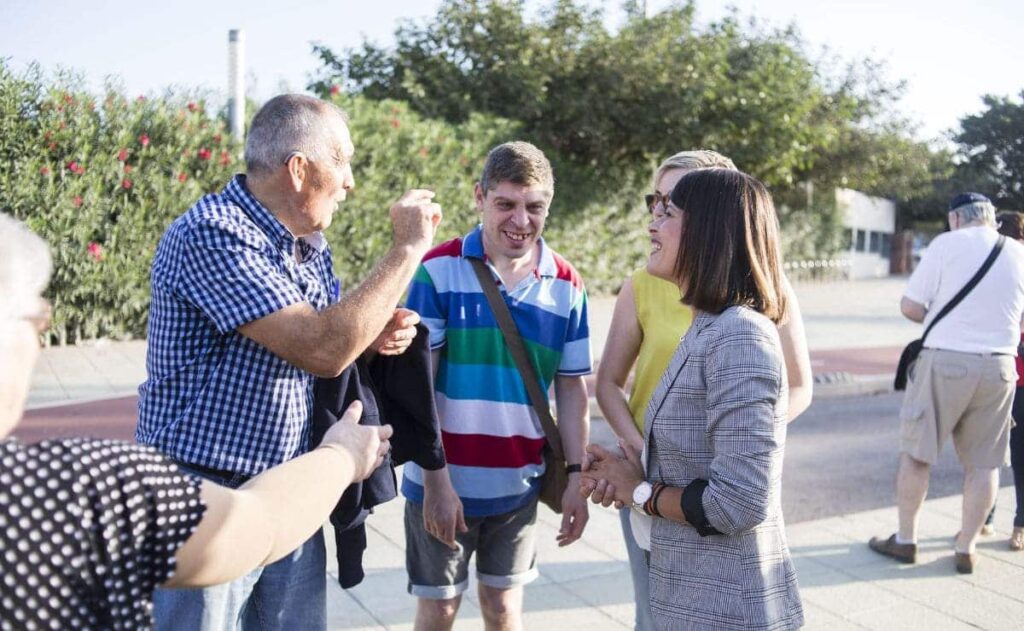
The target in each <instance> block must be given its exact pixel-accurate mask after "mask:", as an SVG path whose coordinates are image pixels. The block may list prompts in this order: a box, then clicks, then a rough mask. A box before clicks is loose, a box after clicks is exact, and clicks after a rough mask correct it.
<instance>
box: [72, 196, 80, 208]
mask: <svg viewBox="0 0 1024 631" xmlns="http://www.w3.org/2000/svg"><path fill="white" fill-rule="evenodd" d="M71 205H72V206H74V207H75V208H81V206H82V198H81V197H80V196H78V195H75V198H74V199H73V200H71Z"/></svg>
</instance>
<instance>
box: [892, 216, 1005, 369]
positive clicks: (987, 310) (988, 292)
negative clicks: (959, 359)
mask: <svg viewBox="0 0 1024 631" xmlns="http://www.w3.org/2000/svg"><path fill="white" fill-rule="evenodd" d="M998 238H999V233H998V232H996V231H995V230H994V229H993V228H989V227H987V226H971V227H969V228H961V229H959V230H954V231H952V232H946V233H943V234H941V235H939V236H937V237H935V239H933V240H932V242H931V243H930V244H929V245H928V249H927V250H925V253H924V256H923V257H922V258H921V263H920V264H919V265H918V266H917V269H915V270H914V273H913V274H911V276H910V280H909V282H908V283H907V289H906V291H905V292H904V294H903V295H904V296H905V297H906V298H909V299H910V300H913V301H914V302H917V303H920V304H922V305H924V306H925V307H927V309H928V314H927V315H926V316H925V320H924V325H925V327H927V326H928V325H929V324H930V323H931V321H932V319H933V318H935V316H936V315H938V313H939V311H941V310H942V307H943V306H944V305H945V304H946V303H947V302H949V301H950V300H951V299H952V298H953V296H955V295H956V294H957V292H959V291H960V289H961V288H962V287H963V286H964V285H966V284H967V281H969V280H970V279H971V277H973V276H974V274H975V272H977V271H978V269H979V268H980V267H981V264H982V263H984V262H985V259H986V258H987V257H988V255H989V253H990V252H991V251H992V246H994V245H995V243H996V239H998ZM1022 322H1024V246H1022V245H1021V244H1020V243H1018V242H1016V241H1014V240H1013V239H1009V238H1008V239H1006V244H1005V245H1004V246H1003V251H1002V252H1000V253H999V257H998V258H997V259H996V260H995V263H993V264H992V267H991V268H990V269H989V270H988V273H987V274H985V277H984V278H982V279H981V282H979V283H978V284H977V286H975V288H974V289H973V290H972V291H971V293H970V294H968V295H967V297H966V298H964V299H963V301H962V302H961V303H960V304H958V305H957V306H956V307H954V308H953V310H952V311H950V312H949V314H948V315H947V316H946V317H944V318H943V319H942V320H940V321H939V323H938V324H936V325H935V328H934V329H932V331H931V333H929V334H928V338H927V339H926V340H925V342H924V345H925V347H926V348H938V349H942V350H947V351H959V352H962V353H1005V354H1007V355H1016V354H1017V344H1018V342H1019V341H1020V333H1021V324H1022Z"/></svg>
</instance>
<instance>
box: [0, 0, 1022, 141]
mask: <svg viewBox="0 0 1024 631" xmlns="http://www.w3.org/2000/svg"><path fill="white" fill-rule="evenodd" d="M669 1H670V0H648V11H649V12H652V11H655V10H657V9H659V8H661V7H663V6H665V5H667V4H669ZM438 4H439V2H438V0H359V1H355V2H353V1H349V0H345V1H340V0H336V1H333V2H331V1H327V0H321V1H317V0H291V1H283V2H273V3H270V2H260V1H258V0H250V1H248V2H239V1H237V0H224V1H218V0H207V1H206V2H199V1H197V0H174V1H172V2H167V1H164V2H159V3H157V2H147V1H146V0H142V1H138V0H136V1H134V2H129V1H127V0H92V1H91V2H88V3H83V2H70V1H68V0H0V57H5V58H7V59H9V60H10V63H11V64H12V66H13V67H14V68H15V69H20V68H24V67H25V65H26V64H28V63H29V62H30V61H33V60H34V61H38V62H40V63H41V64H42V65H43V66H44V67H45V68H48V69H51V68H54V67H56V66H58V65H59V66H64V67H68V68H73V69H76V70H79V71H81V72H83V73H84V74H85V75H86V77H87V78H88V79H89V81H90V82H91V83H92V84H93V85H94V86H95V87H99V86H100V85H101V84H102V81H103V78H104V77H106V76H116V77H119V78H120V79H121V81H123V83H124V85H125V88H126V89H127V90H128V92H129V93H132V94H134V93H139V94H142V93H150V92H159V91H161V90H163V89H164V88H166V87H168V86H171V85H179V86H189V87H202V88H206V89H208V90H211V91H213V92H215V93H217V94H223V92H224V90H225V89H226V81H227V78H226V77H227V32H228V30H229V29H232V28H241V29H244V31H245V37H246V70H247V75H248V77H249V92H250V94H252V95H253V96H255V97H256V98H258V99H264V98H267V97H268V96H269V95H271V94H274V93H276V92H279V91H281V90H282V89H291V90H301V89H303V88H304V87H305V85H306V82H307V79H308V77H309V75H310V73H312V72H313V71H314V70H315V69H316V68H317V67H318V65H319V64H318V63H317V60H316V59H315V58H314V57H313V55H312V54H311V52H310V42H312V41H318V42H323V43H325V44H327V45H328V46H330V47H332V48H334V49H335V50H339V49H342V48H344V47H347V46H356V45H358V44H359V43H360V41H361V39H362V36H364V35H365V36H366V37H369V38H370V39H371V40H374V41H376V42H378V43H382V44H387V43H390V42H391V41H392V33H393V31H394V29H395V26H396V25H397V23H398V20H399V19H400V18H422V17H426V16H430V15H433V13H434V11H435V9H436V7H437V5H438ZM531 4H533V5H536V4H537V2H536V0H534V1H533V2H532V3H531ZM592 4H594V5H595V6H603V7H604V9H605V12H606V15H607V19H608V22H609V24H611V25H613V26H614V24H616V23H617V22H618V20H619V19H620V18H621V10H620V7H621V4H622V3H621V1H620V0H592ZM730 4H732V5H735V6H736V7H737V8H738V9H739V12H740V15H741V16H756V17H757V18H758V19H760V20H762V21H765V22H767V23H768V24H772V25H776V26H785V25H787V24H789V23H795V24H796V25H797V27H798V28H799V29H800V31H801V33H802V34H803V36H804V39H805V40H806V41H807V42H808V45H809V52H810V53H811V54H813V55H816V54H818V53H819V52H820V51H821V49H822V48H823V47H826V46H827V47H828V48H829V49H830V50H832V51H834V52H835V53H838V54H839V55H840V56H842V57H845V58H853V57H863V56H867V55H870V56H873V57H875V58H879V59H883V60H885V61H886V62H887V63H888V64H889V72H888V76H889V78H891V79H905V80H906V81H907V84H908V85H907V95H906V97H905V98H904V99H903V101H902V102H901V103H900V110H901V112H902V113H903V114H905V115H906V116H908V117H909V118H911V119H912V120H915V121H917V122H919V123H920V125H921V129H920V132H919V136H920V137H922V138H934V137H938V136H939V135H940V134H941V133H942V132H943V131H944V130H947V129H949V128H951V127H954V126H955V125H956V123H957V120H958V119H959V118H960V117H961V116H963V115H965V114H968V113H974V112H976V111H978V110H979V109H980V108H981V95H983V94H986V93H991V94H997V95H1002V96H1014V97H1015V98H1016V97H1017V95H1018V94H1019V93H1020V92H1021V90H1024V71H1022V70H1021V68H1022V67H1021V60H1024V1H1022V0H976V1H975V2H973V3H966V2H963V1H962V0H960V1H949V0H930V1H926V0H888V1H886V2H883V1H874V0H864V1H860V2H855V1H849V0H839V1H830V0H733V1H732V2H731V3H730ZM722 6H723V5H722V3H719V2H712V1H711V0H699V2H698V17H699V19H701V20H702V21H707V20H710V19H714V18H716V17H719V16H721V15H722V14H723V13H724V12H725V9H723V8H722Z"/></svg>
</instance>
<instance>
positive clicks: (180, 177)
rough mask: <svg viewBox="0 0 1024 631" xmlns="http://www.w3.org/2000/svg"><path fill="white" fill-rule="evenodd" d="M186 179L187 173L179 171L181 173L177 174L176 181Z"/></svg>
mask: <svg viewBox="0 0 1024 631" xmlns="http://www.w3.org/2000/svg"><path fill="white" fill-rule="evenodd" d="M187 179H188V176H187V175H185V173H184V172H181V173H179V174H178V181H179V182H184V181H185V180H187Z"/></svg>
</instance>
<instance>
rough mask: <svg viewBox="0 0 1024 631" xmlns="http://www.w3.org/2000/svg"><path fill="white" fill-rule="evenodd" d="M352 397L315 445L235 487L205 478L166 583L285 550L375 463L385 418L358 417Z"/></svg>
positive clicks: (233, 574)
mask: <svg viewBox="0 0 1024 631" xmlns="http://www.w3.org/2000/svg"><path fill="white" fill-rule="evenodd" d="M361 414H362V404H360V403H359V402H356V403H353V404H352V405H351V406H349V408H348V409H347V410H346V411H345V414H344V416H343V417H342V418H341V419H340V420H339V421H338V422H337V423H335V424H334V425H333V426H332V427H331V428H330V429H329V430H328V432H327V434H326V435H325V436H324V440H323V443H321V445H320V446H319V447H317V448H316V449H314V450H313V451H311V452H309V453H307V454H304V455H302V456H299V457H298V458H295V459H294V460H290V461H288V462H286V463H284V464H282V465H279V466H277V467H274V468H273V469H269V470H268V471H266V472H264V473H262V474H260V475H258V476H256V477H255V478H253V479H252V480H250V481H249V482H248V483H246V484H245V485H244V486H242V487H241V488H239V489H237V490H236V489H229V488H226V487H223V486H219V485H217V484H214V483H213V482H209V481H205V480H204V481H203V483H202V487H201V493H202V500H203V503H204V504H205V505H206V513H205V514H204V515H203V518H202V520H201V521H200V522H199V525H198V527H197V528H196V530H195V532H194V533H192V536H191V537H189V538H188V540H187V541H186V542H185V544H184V545H183V546H182V547H181V548H180V549H179V550H178V552H177V554H176V555H175V559H176V569H175V572H174V575H173V576H172V577H171V578H170V580H168V581H167V582H166V583H164V585H163V586H164V587H197V586H205V585H216V584H218V583H224V582H227V581H230V580H232V579H235V578H237V577H239V576H242V575H244V574H245V573H247V572H249V571H251V570H253V569H255V568H257V567H259V566H261V565H267V564H269V563H273V562H274V561H276V560H278V559H280V558H282V557H284V556H285V555H287V554H289V553H291V552H292V551H293V550H295V548H297V547H298V546H299V545H301V544H302V542H303V541H305V540H306V539H308V538H309V537H310V536H311V535H312V534H313V533H314V532H316V530H317V529H318V528H320V527H321V525H322V524H323V523H324V520H325V519H327V516H328V514H329V513H330V512H331V510H332V509H333V508H334V506H335V504H337V502H338V498H339V497H341V494H342V492H343V491H344V490H345V488H346V487H347V486H348V485H349V484H351V483H352V482H355V481H359V480H362V479H365V478H366V477H367V476H368V475H369V474H370V473H371V472H372V471H373V470H374V469H376V468H377V467H378V466H380V464H381V462H382V460H383V457H384V454H385V453H387V450H388V449H389V448H390V445H389V443H388V438H389V437H390V436H391V426H390V425H385V426H383V427H370V426H361V425H358V421H359V416H360V415H361Z"/></svg>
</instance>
